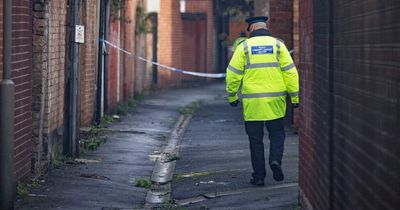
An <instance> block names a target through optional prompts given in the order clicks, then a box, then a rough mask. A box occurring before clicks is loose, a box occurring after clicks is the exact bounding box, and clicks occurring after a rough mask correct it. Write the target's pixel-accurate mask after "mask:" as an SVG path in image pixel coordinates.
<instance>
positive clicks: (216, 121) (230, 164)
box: [172, 90, 298, 210]
mask: <svg viewBox="0 0 400 210" xmlns="http://www.w3.org/2000/svg"><path fill="white" fill-rule="evenodd" d="M222 94H223V90H222ZM241 109H242V108H241V107H236V108H232V107H230V106H229V105H228V103H227V102H226V100H225V99H224V98H223V97H220V98H218V99H217V100H212V101H207V102H206V103H205V104H204V105H203V106H202V107H201V108H200V109H199V110H198V111H197V112H196V113H195V115H194V116H193V118H192V120H191V123H190V124H189V127H188V128H187V130H186V133H185V135H184V137H183V139H182V142H181V148H180V158H181V159H180V160H178V161H177V163H176V170H175V175H174V181H173V184H172V197H173V199H176V202H177V203H178V204H181V205H182V209H241V210H245V209H276V210H278V209H279V210H281V209H283V210H289V209H290V210H292V209H296V206H297V198H298V185H297V179H298V136H297V135H295V134H294V132H293V131H292V130H290V129H287V131H286V134H287V138H286V143H285V154H284V159H283V170H284V173H285V180H284V181H283V182H275V181H274V180H273V179H272V172H271V170H270V169H269V167H267V177H266V180H265V181H266V185H265V187H253V186H252V185H251V184H249V179H250V174H251V172H252V169H251V162H250V151H249V143H248V138H247V135H246V133H245V130H244V122H243V120H242V111H241ZM264 143H265V145H266V148H265V150H266V151H265V154H266V157H267V155H268V154H269V152H268V151H269V140H268V139H267V133H266V134H265V138H264ZM266 162H268V160H266Z"/></svg>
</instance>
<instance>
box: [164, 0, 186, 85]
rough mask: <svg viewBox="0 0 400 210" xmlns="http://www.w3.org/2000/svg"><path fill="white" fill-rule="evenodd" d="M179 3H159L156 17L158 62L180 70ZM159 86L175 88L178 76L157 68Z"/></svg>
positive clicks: (180, 27)
mask: <svg viewBox="0 0 400 210" xmlns="http://www.w3.org/2000/svg"><path fill="white" fill-rule="evenodd" d="M179 6H180V4H179V1H177V0H162V1H160V13H159V16H158V61H159V63H161V64H165V65H167V66H173V67H176V68H182V60H181V58H182V53H181V49H182V37H183V36H182V18H181V15H180V11H179ZM158 76H159V85H160V86H161V87H165V86H176V85H177V84H178V82H179V81H180V76H181V75H179V74H177V73H173V72H171V71H168V70H166V69H163V68H161V67H159V68H158Z"/></svg>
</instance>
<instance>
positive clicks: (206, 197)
mask: <svg viewBox="0 0 400 210" xmlns="http://www.w3.org/2000/svg"><path fill="white" fill-rule="evenodd" d="M298 185H299V184H298V183H297V182H294V183H286V184H280V185H274V186H267V187H251V188H242V189H237V190H228V191H223V192H211V193H205V194H202V195H199V196H195V197H192V198H186V199H181V200H175V202H176V203H177V204H178V205H179V206H186V205H189V204H194V203H199V202H202V201H205V200H209V199H215V198H219V197H224V196H231V195H238V194H241V193H249V192H261V191H263V192H264V191H271V190H276V189H283V188H291V187H298Z"/></svg>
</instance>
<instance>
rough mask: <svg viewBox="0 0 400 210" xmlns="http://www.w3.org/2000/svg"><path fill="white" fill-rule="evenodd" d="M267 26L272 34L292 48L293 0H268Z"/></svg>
mask: <svg viewBox="0 0 400 210" xmlns="http://www.w3.org/2000/svg"><path fill="white" fill-rule="evenodd" d="M268 28H269V29H270V31H271V33H272V34H273V36H275V37H277V38H280V39H282V40H283V41H285V45H286V46H287V48H288V49H292V47H293V40H292V30H293V0H270V1H269V21H268Z"/></svg>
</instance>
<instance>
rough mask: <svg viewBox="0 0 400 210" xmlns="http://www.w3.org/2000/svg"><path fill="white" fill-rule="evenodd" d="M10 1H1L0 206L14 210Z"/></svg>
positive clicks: (13, 90) (13, 98) (13, 93)
mask: <svg viewBox="0 0 400 210" xmlns="http://www.w3.org/2000/svg"><path fill="white" fill-rule="evenodd" d="M11 10H12V3H11V0H4V1H3V14H4V17H3V36H4V38H3V80H2V81H0V209H1V210H3V209H13V208H14V199H15V193H16V183H15V182H16V181H15V169H14V167H15V166H14V164H15V160H14V106H15V104H14V103H15V89H14V82H13V81H12V80H11Z"/></svg>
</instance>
